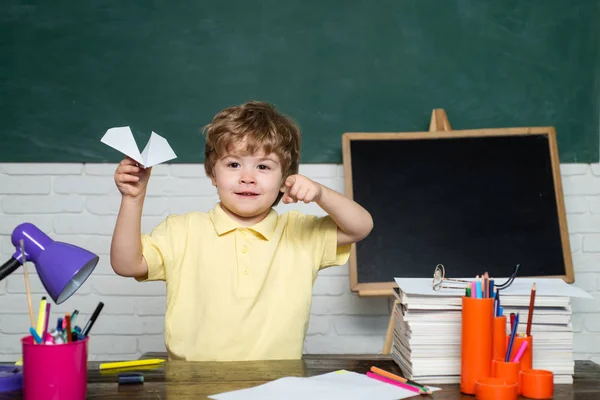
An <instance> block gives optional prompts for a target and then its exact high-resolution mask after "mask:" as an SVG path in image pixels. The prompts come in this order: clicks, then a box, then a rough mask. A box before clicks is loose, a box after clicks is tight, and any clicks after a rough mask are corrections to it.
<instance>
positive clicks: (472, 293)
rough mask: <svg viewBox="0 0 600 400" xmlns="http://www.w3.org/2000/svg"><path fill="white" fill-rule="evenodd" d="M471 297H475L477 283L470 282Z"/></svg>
mask: <svg viewBox="0 0 600 400" xmlns="http://www.w3.org/2000/svg"><path fill="white" fill-rule="evenodd" d="M471 297H472V298H476V297H477V283H476V282H475V281H473V282H471Z"/></svg>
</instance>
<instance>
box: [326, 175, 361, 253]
mask: <svg viewBox="0 0 600 400" xmlns="http://www.w3.org/2000/svg"><path fill="white" fill-rule="evenodd" d="M318 185H319V184H318ZM321 188H322V189H321V191H322V192H321V198H320V199H319V200H318V201H317V204H318V205H319V207H321V208H322V209H323V211H325V212H326V213H327V214H329V216H330V217H331V219H333V221H334V222H335V224H336V225H337V226H338V234H337V245H338V246H344V245H347V244H352V243H356V242H358V241H359V240H362V239H364V238H365V237H367V235H368V234H369V233H370V232H371V230H372V229H373V218H372V217H371V214H369V212H368V211H367V210H365V209H364V208H363V207H362V206H361V205H360V204H358V203H357V202H355V201H353V200H350V199H349V198H347V197H346V196H344V195H343V194H341V193H338V192H336V191H335V190H332V189H330V188H328V187H327V186H324V185H321Z"/></svg>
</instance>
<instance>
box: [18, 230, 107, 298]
mask: <svg viewBox="0 0 600 400" xmlns="http://www.w3.org/2000/svg"><path fill="white" fill-rule="evenodd" d="M21 240H23V243H24V248H25V257H26V260H27V261H31V262H33V263H34V264H35V268H36V270H37V273H38V276H39V277H40V280H41V281H42V284H43V285H44V288H46V292H48V295H50V297H51V298H52V300H54V302H55V303H56V304H60V303H62V302H64V301H65V300H67V299H68V298H69V297H71V295H72V294H73V293H75V292H76V291H77V289H78V288H79V286H81V284H82V283H83V282H85V280H86V279H87V278H88V276H90V274H91V273H92V271H93V270H94V268H95V267H96V264H98V260H99V258H98V256H97V255H95V254H94V253H92V252H89V251H87V250H85V249H82V248H81V247H77V246H73V245H71V244H67V243H63V242H56V241H54V240H52V239H50V238H49V237H48V236H47V235H46V234H45V233H44V232H42V231H41V230H39V229H38V228H37V227H36V226H35V225H33V224H31V223H28V222H26V223H23V224H21V225H19V226H17V227H16V228H15V229H14V230H13V233H12V236H11V241H12V244H13V245H14V246H15V248H16V249H17V251H16V252H15V254H14V255H13V259H15V260H17V261H19V262H20V263H21V264H22V263H23V261H22V252H21V248H20V242H21Z"/></svg>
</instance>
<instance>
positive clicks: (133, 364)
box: [100, 358, 165, 370]
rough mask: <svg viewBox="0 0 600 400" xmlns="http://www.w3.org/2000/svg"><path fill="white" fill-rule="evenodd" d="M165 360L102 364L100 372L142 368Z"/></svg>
mask: <svg viewBox="0 0 600 400" xmlns="http://www.w3.org/2000/svg"><path fill="white" fill-rule="evenodd" d="M164 362H165V360H162V359H160V358H150V359H147V360H133V361H118V362H110V363H104V364H100V370H103V369H110V368H127V367H140V366H143V365H153V364H160V363H164Z"/></svg>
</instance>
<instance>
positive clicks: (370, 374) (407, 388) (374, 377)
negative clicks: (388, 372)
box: [367, 372, 427, 394]
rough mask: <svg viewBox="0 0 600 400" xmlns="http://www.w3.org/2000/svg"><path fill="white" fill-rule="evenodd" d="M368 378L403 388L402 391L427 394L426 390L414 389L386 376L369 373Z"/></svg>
mask: <svg viewBox="0 0 600 400" xmlns="http://www.w3.org/2000/svg"><path fill="white" fill-rule="evenodd" d="M367 376H368V377H369V378H373V379H375V380H378V381H380V382H385V383H389V384H390V385H394V386H398V387H401V388H402V389H406V390H410V391H411V392H415V393H419V394H427V393H426V392H425V391H424V390H421V389H419V388H418V387H414V386H412V385H407V384H406V383H402V382H399V381H394V380H392V379H389V378H386V377H385V376H381V375H377V374H374V373H372V372H367Z"/></svg>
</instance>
